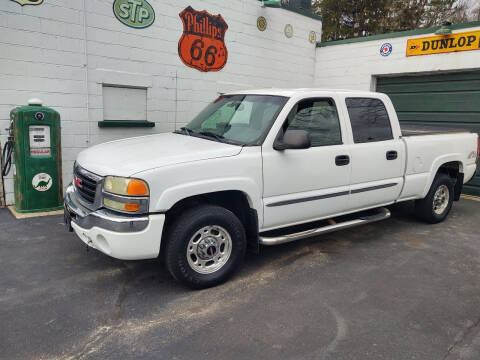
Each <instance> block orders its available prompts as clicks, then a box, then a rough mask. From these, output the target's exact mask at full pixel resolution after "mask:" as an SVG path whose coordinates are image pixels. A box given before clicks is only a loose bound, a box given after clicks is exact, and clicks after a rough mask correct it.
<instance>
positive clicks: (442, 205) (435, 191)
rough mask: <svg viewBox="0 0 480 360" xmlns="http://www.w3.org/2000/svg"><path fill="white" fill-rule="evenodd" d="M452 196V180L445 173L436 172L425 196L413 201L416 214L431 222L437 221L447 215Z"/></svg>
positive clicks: (450, 206)
mask: <svg viewBox="0 0 480 360" xmlns="http://www.w3.org/2000/svg"><path fill="white" fill-rule="evenodd" d="M453 198H454V189H453V181H452V179H451V178H450V176H448V175H446V174H437V176H436V177H435V179H434V180H433V183H432V186H431V187H430V190H429V192H428V194H427V196H426V197H425V198H424V199H422V200H417V201H416V202H415V210H416V212H417V215H418V216H419V217H420V218H421V219H423V220H425V221H427V222H429V223H431V224H435V223H439V222H441V221H443V220H445V218H446V217H447V215H448V213H449V212H450V209H451V208H452V204H453Z"/></svg>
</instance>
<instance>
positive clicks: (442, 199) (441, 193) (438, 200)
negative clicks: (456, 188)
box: [433, 185, 450, 215]
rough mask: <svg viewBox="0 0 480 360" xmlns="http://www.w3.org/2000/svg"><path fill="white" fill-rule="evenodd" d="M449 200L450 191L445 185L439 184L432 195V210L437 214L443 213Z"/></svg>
mask: <svg viewBox="0 0 480 360" xmlns="http://www.w3.org/2000/svg"><path fill="white" fill-rule="evenodd" d="M449 200H450V192H449V191H448V187H447V186H446V185H440V186H439V187H438V189H437V191H435V195H433V212H434V213H435V214H437V215H441V214H443V212H444V211H445V209H446V208H447V206H448V202H449Z"/></svg>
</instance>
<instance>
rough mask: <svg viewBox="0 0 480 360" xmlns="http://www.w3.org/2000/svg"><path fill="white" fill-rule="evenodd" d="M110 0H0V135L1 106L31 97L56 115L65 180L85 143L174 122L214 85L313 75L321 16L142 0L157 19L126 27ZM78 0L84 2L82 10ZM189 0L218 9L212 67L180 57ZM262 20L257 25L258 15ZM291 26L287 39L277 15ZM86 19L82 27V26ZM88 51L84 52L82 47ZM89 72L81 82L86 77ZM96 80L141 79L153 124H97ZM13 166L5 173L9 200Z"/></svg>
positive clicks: (224, 2) (252, 1) (282, 82)
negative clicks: (222, 25)
mask: <svg viewBox="0 0 480 360" xmlns="http://www.w3.org/2000/svg"><path fill="white" fill-rule="evenodd" d="M112 1H113V0H84V1H83V0H46V1H45V2H44V3H43V4H42V5H39V6H23V7H21V6H19V5H18V4H17V3H15V2H13V1H6V0H3V1H0V141H1V142H2V143H3V142H4V141H5V140H6V132H5V131H4V130H3V129H4V128H6V127H7V126H8V116H9V111H10V109H12V108H13V107H15V106H19V105H25V104H26V102H27V100H28V99H29V98H32V97H38V98H40V99H42V100H43V101H44V104H45V105H46V106H50V107H53V108H55V109H56V110H57V111H59V112H60V114H61V117H62V155H63V182H64V184H68V183H69V182H70V181H71V177H72V174H71V172H72V165H73V162H74V160H75V158H76V156H77V154H78V153H79V152H80V151H81V150H82V149H84V148H86V147H88V146H91V145H93V144H97V143H100V142H104V141H108V140H113V139H118V138H123V137H127V136H135V135H141V134H145V133H155V132H165V131H172V130H173V129H175V127H177V128H178V127H180V126H182V125H183V124H184V123H186V122H187V121H189V120H190V119H191V118H192V117H193V116H194V115H195V114H196V113H197V112H198V111H200V110H201V109H202V107H204V106H205V104H206V103H208V102H210V101H211V100H213V99H214V98H215V97H216V96H217V94H218V92H225V91H230V90H237V89H241V88H256V87H293V86H298V87H306V86H312V85H313V83H314V69H315V66H314V64H315V45H313V44H311V43H310V42H308V34H309V32H310V31H311V30H314V31H316V32H317V38H318V39H320V35H321V22H320V21H318V20H314V19H311V18H308V17H305V16H302V15H299V14H297V13H294V12H291V11H287V10H284V9H271V8H262V7H261V6H260V3H259V2H258V1H256V0H208V1H200V0H192V1H184V0H149V2H150V4H151V5H152V6H153V8H154V10H155V15H156V19H155V23H154V24H153V25H152V26H151V27H149V28H146V29H132V28H129V27H127V26H125V25H123V24H122V23H120V22H119V21H118V20H117V19H116V18H115V16H114V14H113V12H112ZM84 5H85V12H84ZM188 5H190V6H192V7H193V8H194V9H196V10H204V9H205V10H207V11H209V12H210V13H211V14H218V13H220V14H221V15H222V16H223V18H224V19H225V21H226V22H227V24H228V26H229V28H228V30H227V32H226V35H225V42H226V45H227V49H228V62H227V64H226V66H225V68H224V69H223V70H222V71H220V72H210V73H201V72H199V71H197V70H195V69H191V68H189V67H186V66H185V65H183V63H182V62H181V60H180V59H179V57H178V53H177V46H178V40H179V39H180V36H181V35H182V31H183V26H182V22H181V20H180V18H179V16H178V14H179V13H180V12H181V11H182V10H183V9H184V8H185V7H187V6H188ZM258 16H264V17H265V18H266V19H267V22H268V26H267V30H266V31H264V32H260V31H258V29H257V27H256V19H257V17H258ZM287 23H290V24H292V25H293V28H294V36H293V37H292V38H291V39H287V38H286V37H285V35H284V33H283V29H284V26H285V24H287ZM84 24H86V27H85V26H84ZM85 54H87V56H85ZM87 79H88V82H87ZM102 83H109V84H118V85H130V86H141V87H147V88H148V91H147V118H148V120H149V121H154V122H155V123H156V126H155V127H154V128H151V129H145V128H128V129H122V128H113V129H112V128H107V129H101V128H99V127H98V125H97V122H98V121H101V120H103V109H102V106H103V99H102V91H101V87H102ZM12 173H13V171H12V172H11V173H10V175H9V177H7V178H6V179H5V184H4V185H5V192H6V200H7V203H8V204H11V203H12V202H13V180H12Z"/></svg>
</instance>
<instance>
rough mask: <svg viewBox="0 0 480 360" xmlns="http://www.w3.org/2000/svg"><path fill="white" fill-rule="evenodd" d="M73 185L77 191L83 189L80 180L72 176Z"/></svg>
mask: <svg viewBox="0 0 480 360" xmlns="http://www.w3.org/2000/svg"><path fill="white" fill-rule="evenodd" d="M73 183H74V184H75V186H76V187H77V188H79V189H81V188H83V185H82V180H81V179H79V178H78V177H76V176H74V177H73Z"/></svg>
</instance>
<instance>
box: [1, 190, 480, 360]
mask: <svg viewBox="0 0 480 360" xmlns="http://www.w3.org/2000/svg"><path fill="white" fill-rule="evenodd" d="M391 210H392V212H393V216H392V218H391V219H389V220H386V221H382V222H379V223H374V224H369V225H365V226H363V227H358V228H353V229H348V230H343V231H340V232H336V233H331V234H328V235H324V236H321V237H318V238H313V239H309V240H303V241H299V242H295V243H290V244H284V245H279V246H276V247H264V248H262V249H261V254H260V255H253V254H250V255H248V256H247V258H246V261H245V264H244V266H243V267H242V268H241V270H240V271H239V272H238V273H237V274H236V275H235V276H234V277H233V278H232V279H231V280H230V281H229V282H227V283H225V284H224V285H221V286H218V287H215V288H211V289H207V290H202V291H193V290H189V289H186V288H184V287H183V286H181V285H179V284H177V283H176V282H175V281H174V280H173V279H172V278H171V277H170V275H169V274H168V273H167V271H166V270H165V268H164V266H163V264H162V263H161V262H160V261H158V260H147V261H120V260H115V259H112V258H109V257H107V256H106V255H103V254H101V253H99V252H98V251H95V250H92V249H90V251H88V252H87V251H86V248H85V245H84V244H83V243H82V242H81V241H80V240H79V239H77V238H76V236H75V235H74V234H72V233H68V232H66V230H65V229H64V226H63V219H62V217H61V216H48V217H40V218H32V219H23V220H16V219H14V218H13V217H12V216H11V214H10V213H9V211H8V210H6V209H0V324H1V325H0V358H1V359H9V360H10V359H12V360H13V359H122V360H125V359H189V360H190V359H195V360H200V359H336V360H340V359H368V360H374V359H394V360H397V359H432V360H439V359H440V360H442V359H443V360H452V359H469V360H473V359H475V360H478V359H480V202H476V201H472V200H465V199H463V200H461V201H460V202H459V203H455V204H454V208H453V210H452V212H451V214H450V216H449V218H448V219H447V221H445V222H444V223H441V224H437V225H428V224H425V223H422V222H420V221H418V220H416V219H415V218H414V217H413V216H412V215H411V210H412V207H411V204H404V205H397V206H394V207H391Z"/></svg>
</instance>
